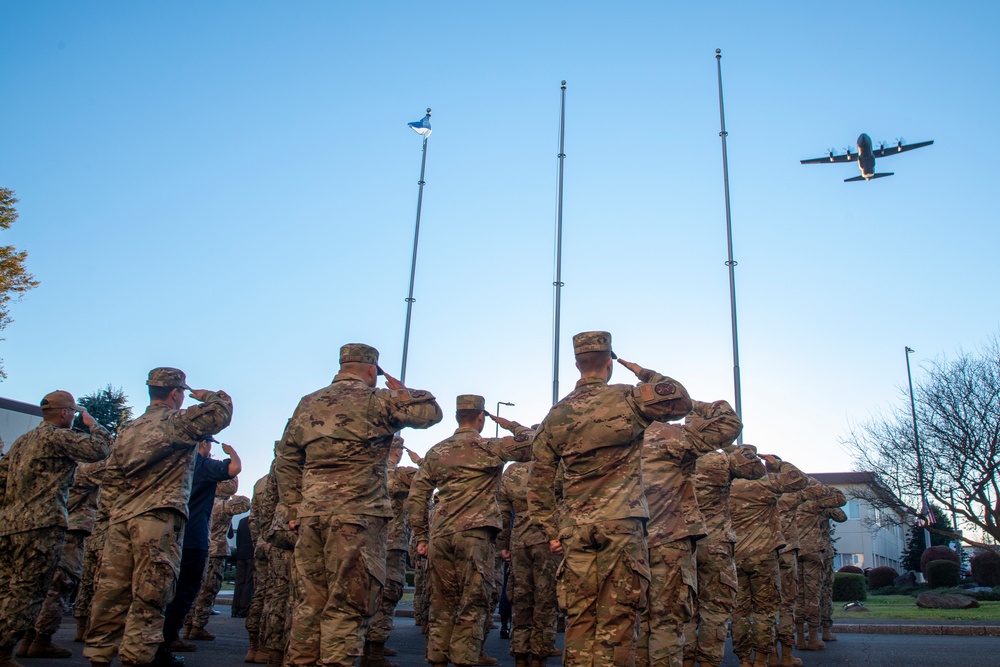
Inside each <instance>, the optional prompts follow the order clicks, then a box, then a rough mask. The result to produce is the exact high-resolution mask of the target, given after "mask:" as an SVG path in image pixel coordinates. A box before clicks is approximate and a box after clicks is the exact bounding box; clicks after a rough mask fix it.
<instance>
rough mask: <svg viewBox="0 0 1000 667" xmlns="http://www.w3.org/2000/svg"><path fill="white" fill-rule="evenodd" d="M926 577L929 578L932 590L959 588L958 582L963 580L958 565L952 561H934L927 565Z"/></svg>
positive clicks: (925, 568) (928, 582)
mask: <svg viewBox="0 0 1000 667" xmlns="http://www.w3.org/2000/svg"><path fill="white" fill-rule="evenodd" d="M949 551H950V550H949ZM952 553H954V552H952ZM924 576H925V577H927V585H928V586H930V587H931V588H951V587H952V586H958V581H959V579H961V575H960V574H959V565H958V563H956V562H954V561H950V560H932V561H931V562H929V563H927V565H926V566H925V567H924Z"/></svg>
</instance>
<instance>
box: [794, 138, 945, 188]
mask: <svg viewBox="0 0 1000 667" xmlns="http://www.w3.org/2000/svg"><path fill="white" fill-rule="evenodd" d="M933 143H934V142H933V141H921V142H919V143H916V144H905V143H903V140H902V139H897V140H896V145H895V146H891V145H890V146H886V145H885V142H884V141H882V142H879V145H878V148H876V149H872V138H871V137H869V136H868V135H867V134H864V133H862V134H861V136H860V137H858V152H857V153H852V152H851V149H850V148H847V153H846V154H844V155H834V153H833V149H830V152H829V154H828V155H827V156H826V157H817V158H813V159H811V160H801V162H802V164H826V163H828V162H857V163H858V166H859V167H861V175H860V176H855V177H854V178H845V179H844V182H845V183H848V182H850V181H870V180H872V179H873V178H882V177H883V176H892V174H893V173H894V172H891V171H883V172H882V173H880V174H876V173H875V158H877V157H878V158H882V157H889V156H890V155H895V154H896V153H903V152H905V151H912V150H913V149H914V148H923V147H924V146H930V145H931V144H933Z"/></svg>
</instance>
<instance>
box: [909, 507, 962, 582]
mask: <svg viewBox="0 0 1000 667" xmlns="http://www.w3.org/2000/svg"><path fill="white" fill-rule="evenodd" d="M930 506H931V512H933V513H934V526H935V527H936V528H938V529H939V530H945V531H948V532H951V531H952V530H953V527H952V525H951V519H950V518H948V514H947V513H946V512H945V511H944V508H942V507H939V506H938V505H937V504H935V503H930ZM928 532H930V531H928ZM950 542H951V540H950V539H949V538H948V536H947V535H941V534H939V533H931V543H930V544H929V545H928V544H927V536H926V534H925V533H924V527H923V526H917V525H913V526H911V527H910V541H909V542H907V543H906V553H905V554H904V555H903V567H905V568H906V569H907V570H913V571H914V572H920V557H921V556H922V555H923V553H924V551H925V550H926V549H927V547H928V546H933V547H946V546H948V544H949V543H950Z"/></svg>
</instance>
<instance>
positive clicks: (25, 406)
mask: <svg viewBox="0 0 1000 667" xmlns="http://www.w3.org/2000/svg"><path fill="white" fill-rule="evenodd" d="M40 423H42V409H41V408H40V407H38V406H37V405H32V404H30V403H22V402H21V401H15V400H12V399H9V398H0V439H2V444H3V452H4V453H6V452H7V450H8V449H10V446H11V445H13V444H14V441H15V440H17V439H18V438H20V437H21V436H22V435H24V434H25V433H27V432H28V431H30V430H31V429H33V428H35V427H36V426H38V425H39V424H40Z"/></svg>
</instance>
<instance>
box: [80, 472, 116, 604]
mask: <svg viewBox="0 0 1000 667" xmlns="http://www.w3.org/2000/svg"><path fill="white" fill-rule="evenodd" d="M107 465H108V464H107V459H105V460H104V465H103V468H104V469H105V470H106V469H107ZM118 492H119V488H118V487H117V486H115V484H114V480H112V479H110V478H108V477H107V475H105V474H104V470H102V471H101V485H100V491H99V493H98V494H97V517H96V519H95V520H94V530H93V532H92V533H91V534H90V537H88V538H87V541H86V543H85V544H84V555H83V576H82V577H81V578H80V591H79V593H77V596H76V604H74V605H73V616H75V617H76V618H77V619H78V622H79V619H88V618H90V605H91V603H92V602H93V599H94V584H96V583H97V575H98V573H99V572H100V571H101V557H102V555H103V554H104V543H105V541H106V539H107V536H108V523H109V520H110V518H111V509H112V508H113V507H114V506H115V503H116V502H118Z"/></svg>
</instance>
